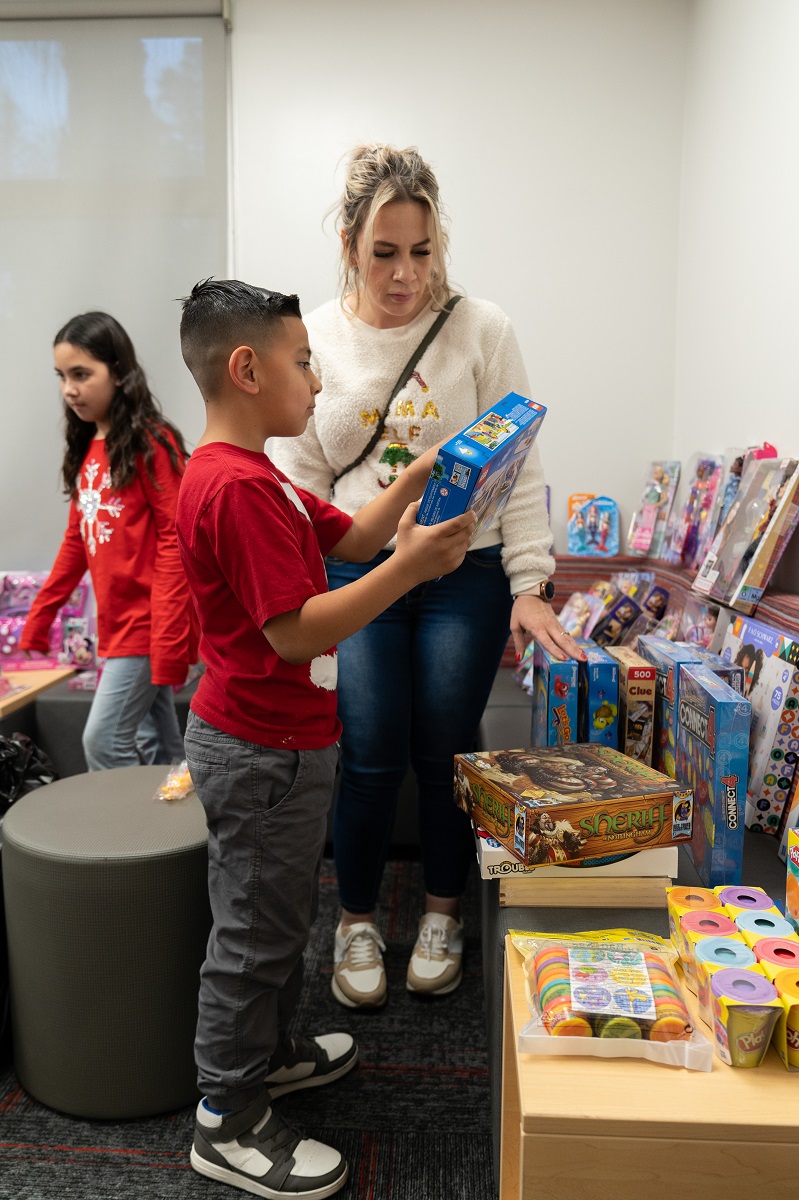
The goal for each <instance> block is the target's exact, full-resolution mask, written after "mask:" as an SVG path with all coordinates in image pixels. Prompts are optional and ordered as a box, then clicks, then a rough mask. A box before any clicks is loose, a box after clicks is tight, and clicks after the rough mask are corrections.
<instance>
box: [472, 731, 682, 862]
mask: <svg viewBox="0 0 799 1200" xmlns="http://www.w3.org/2000/svg"><path fill="white" fill-rule="evenodd" d="M455 802H456V804H458V805H459V806H460V807H461V808H462V809H463V810H464V811H465V812H467V813H468V814H469V815H470V816H471V817H472V820H473V821H474V822H475V823H476V824H477V825H480V826H481V827H482V828H483V829H485V830H486V831H487V832H488V833H490V834H492V836H493V837H495V838H496V839H497V841H498V842H501V843H502V845H503V846H505V847H506V848H507V849H508V850H510V851H511V852H512V853H513V854H515V855H516V857H517V858H518V859H519V860H520V861H521V862H523V863H525V864H526V865H527V866H546V865H552V864H557V863H564V862H569V861H571V860H575V859H586V858H593V859H596V858H601V857H603V856H605V855H610V854H625V853H629V852H630V851H633V850H643V849H651V848H652V847H655V846H672V845H676V844H678V843H680V842H688V841H690V839H691V832H692V824H693V794H692V792H691V791H690V790H687V789H685V788H683V787H681V785H680V784H679V783H677V782H676V781H675V780H673V779H669V778H667V777H666V776H665V775H662V774H661V773H660V772H659V771H654V770H653V769H652V768H651V767H647V766H646V765H645V764H644V763H640V762H637V761H636V760H635V759H632V758H630V757H628V756H627V755H626V754H622V753H621V752H620V751H618V750H614V749H613V748H612V747H611V746H602V745H595V744H591V745H587V744H584V743H580V742H578V743H573V744H571V745H566V746H535V747H527V748H526V749H521V750H491V751H489V750H482V751H477V752H475V753H472V754H456V756H455Z"/></svg>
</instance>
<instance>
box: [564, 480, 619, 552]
mask: <svg viewBox="0 0 799 1200" xmlns="http://www.w3.org/2000/svg"><path fill="white" fill-rule="evenodd" d="M575 501H582V502H581V503H575ZM566 550H567V553H568V554H574V555H579V556H582V555H601V556H602V557H603V558H609V557H611V556H612V555H615V554H618V553H619V506H618V504H617V503H616V501H615V500H611V499H610V497H609V496H588V497H587V498H585V497H584V496H583V495H582V494H581V495H580V496H579V497H577V496H570V497H569V523H568V526H567V543H566Z"/></svg>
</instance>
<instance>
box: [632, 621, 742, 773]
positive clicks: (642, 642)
mask: <svg viewBox="0 0 799 1200" xmlns="http://www.w3.org/2000/svg"><path fill="white" fill-rule="evenodd" d="M638 653H639V654H640V655H641V657H642V658H645V659H646V660H647V661H648V662H651V663H652V664H653V665H654V667H655V670H656V672H657V676H656V679H655V722H654V730H653V744H652V766H653V767H654V768H655V770H656V771H663V773H664V774H665V775H670V776H671V778H672V779H674V778H676V770H677V764H676V745H677V742H676V735H675V729H676V719H677V704H678V700H679V671H680V666H681V665H682V664H684V663H692V662H694V663H704V664H705V666H707V667H709V668H710V670H711V671H713V673H714V674H715V675H718V677H719V678H720V679H723V680H724V682H725V683H727V684H729V685H730V687H732V688H733V689H734V690H735V691H736V692H738V693H740V694H742V693H743V681H744V676H743V670H742V669H741V668H740V667H738V666H736V665H735V664H732V663H728V662H725V661H724V660H723V659H722V658H721V657H720V656H719V655H718V654H711V652H710V651H709V650H706V649H705V648H704V646H695V645H693V644H691V645H689V644H688V643H687V642H670V641H669V640H668V638H664V637H660V636H658V635H657V634H642V636H641V637H639V639H638Z"/></svg>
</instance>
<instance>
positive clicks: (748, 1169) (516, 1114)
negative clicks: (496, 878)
mask: <svg viewBox="0 0 799 1200" xmlns="http://www.w3.org/2000/svg"><path fill="white" fill-rule="evenodd" d="M521 963H522V955H521V954H520V953H519V951H518V950H517V949H516V948H515V947H514V946H513V944H512V942H511V940H510V938H509V937H508V938H506V943H505V999H504V1025H503V1045H502V1134H501V1166H500V1200H577V1198H579V1200H675V1198H677V1200H758V1198H759V1197H761V1196H769V1195H772V1196H781V1197H785V1198H786V1200H787V1197H789V1196H795V1195H797V1189H799V1074H797V1073H791V1072H789V1071H787V1070H786V1068H785V1067H784V1066H783V1065H782V1063H781V1061H780V1059H779V1058H778V1057H777V1054H776V1052H775V1051H774V1050H773V1049H771V1048H770V1049H769V1050H768V1053H767V1055H766V1059H765V1060H764V1062H763V1063H762V1064H761V1066H760V1067H757V1068H756V1069H752V1070H746V1069H740V1068H738V1069H736V1068H733V1067H728V1066H726V1065H725V1064H724V1063H722V1062H721V1061H720V1060H719V1059H718V1058H716V1057H714V1059H713V1069H712V1071H709V1072H701V1071H686V1070H683V1069H679V1068H674V1067H665V1066H661V1065H659V1064H656V1063H650V1062H646V1061H645V1060H635V1059H623V1058H620V1059H598V1058H583V1057H575V1058H554V1057H553V1058H549V1057H546V1056H544V1057H538V1056H533V1055H530V1054H519V1053H518V1051H517V1049H516V1047H517V1045H518V1036H519V1031H520V1029H521V1028H522V1027H523V1026H524V1025H525V1024H526V1023H527V1021H528V1020H529V1019H530V1012H529V1009H528V1007H527V1001H526V998H525V992H524V977H523V974H522V970H521ZM686 998H687V999H688V1001H689V1007H691V1001H692V1000H693V999H695V998H692V997H691V996H690V994H688V995H687V996H686ZM692 1012H693V1014H694V1016H696V1012H695V1005H694V1008H693V1009H692ZM696 1020H697V1021H698V1018H696ZM698 1027H699V1028H700V1029H702V1031H703V1032H704V1033H705V1034H706V1036H707V1035H709V1030H708V1028H707V1026H706V1025H704V1024H703V1023H702V1022H698Z"/></svg>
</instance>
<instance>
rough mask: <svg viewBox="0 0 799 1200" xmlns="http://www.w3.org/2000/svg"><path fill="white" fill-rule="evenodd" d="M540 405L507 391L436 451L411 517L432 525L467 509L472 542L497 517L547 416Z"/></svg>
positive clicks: (421, 522) (508, 497)
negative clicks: (472, 528)
mask: <svg viewBox="0 0 799 1200" xmlns="http://www.w3.org/2000/svg"><path fill="white" fill-rule="evenodd" d="M546 411H547V410H546V409H545V408H544V406H543V405H542V404H536V403H535V402H534V401H533V400H527V399H525V397H524V396H519V395H517V394H516V393H515V392H509V393H508V395H507V396H505V397H504V398H503V399H502V400H500V401H499V402H498V403H497V404H495V405H493V407H492V408H490V409H488V410H487V411H486V412H484V413H483V414H482V415H481V416H480V417H478V419H477V420H476V421H475V422H473V423H472V424H471V425H468V426H467V427H466V428H465V429H464V430H462V432H461V433H459V434H456V436H455V437H453V438H450V440H449V441H448V442H445V443H444V445H443V446H442V447H441V449H440V450H439V452H438V455H437V457H436V461H435V465H434V466H433V470H432V471H431V473H430V478H429V480H428V482H427V486H426V487H425V490H424V495H423V496H422V500H421V503H420V505H419V511H418V514H417V517H416V520H417V522H418V523H419V524H420V525H435V524H437V523H438V522H439V521H446V520H448V519H449V518H450V517H456V516H458V515H459V514H460V513H462V512H466V510H467V509H471V510H472V511H473V512H474V513H475V515H476V516H477V527H476V529H475V535H474V536H475V537H477V536H478V534H479V533H480V531H481V530H482V529H483V528H484V527H487V526H488V525H490V523H491V522H492V521H493V520H494V519H495V518H496V517H497V516H499V514H500V513H501V512H502V510H503V508H504V507H505V505H506V504H507V502H508V500H509V499H510V496H511V492H512V491H513V488H514V486H515V484H516V480H517V479H518V477H519V473H520V472H521V469H522V467H523V466H524V463H525V460H526V459H527V455H528V454H529V453H530V450H531V449H532V447H533V444H534V442H535V439H536V438H537V436H538V433H539V431H540V429H541V425H542V424H543V420H544V417H545V416H546Z"/></svg>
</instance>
